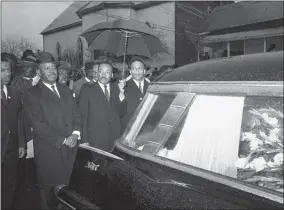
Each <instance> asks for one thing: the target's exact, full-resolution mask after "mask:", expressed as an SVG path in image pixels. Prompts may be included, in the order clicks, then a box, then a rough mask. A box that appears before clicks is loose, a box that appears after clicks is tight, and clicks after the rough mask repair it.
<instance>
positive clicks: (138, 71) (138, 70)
mask: <svg viewBox="0 0 284 210" xmlns="http://www.w3.org/2000/svg"><path fill="white" fill-rule="evenodd" d="M145 73H146V70H145V69H144V64H143V63H142V62H140V61H134V62H133V63H132V64H131V70H130V74H131V75H132V78H133V79H135V80H136V81H142V80H143V79H144V77H145Z"/></svg>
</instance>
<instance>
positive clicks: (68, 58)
mask: <svg viewBox="0 0 284 210" xmlns="http://www.w3.org/2000/svg"><path fill="white" fill-rule="evenodd" d="M61 60H62V61H65V62H68V63H70V64H71V65H72V66H76V63H77V60H78V55H77V51H76V47H74V46H72V45H69V46H67V47H66V48H65V49H64V51H63V53H62V55H61Z"/></svg>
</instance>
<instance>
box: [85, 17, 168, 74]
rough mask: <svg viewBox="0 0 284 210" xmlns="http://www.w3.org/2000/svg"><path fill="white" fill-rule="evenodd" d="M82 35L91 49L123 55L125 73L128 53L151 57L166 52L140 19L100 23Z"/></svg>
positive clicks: (149, 28)
mask: <svg viewBox="0 0 284 210" xmlns="http://www.w3.org/2000/svg"><path fill="white" fill-rule="evenodd" d="M81 36H83V37H84V38H85V39H86V41H87V42H88V45H89V48H91V49H97V50H105V51H107V52H110V53H112V54H114V55H115V56H116V57H120V56H123V75H124V69H125V66H124V65H125V60H126V55H140V56H145V57H148V58H151V57H152V56H154V55H155V54H157V53H159V52H166V49H165V48H164V46H163V43H162V42H161V41H160V40H159V38H158V37H156V36H155V34H154V32H153V30H152V29H151V27H149V26H148V25H147V24H146V23H142V22H140V21H134V20H123V19H118V20H114V21H111V22H103V23H99V24H97V25H94V26H92V27H91V28H89V29H87V30H86V31H84V32H83V33H82V34H81Z"/></svg>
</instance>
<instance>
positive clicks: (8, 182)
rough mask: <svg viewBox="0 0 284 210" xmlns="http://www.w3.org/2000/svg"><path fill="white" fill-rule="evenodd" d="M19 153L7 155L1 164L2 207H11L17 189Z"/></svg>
mask: <svg viewBox="0 0 284 210" xmlns="http://www.w3.org/2000/svg"><path fill="white" fill-rule="evenodd" d="M17 164H18V156H17V154H15V155H14V154H12V155H7V156H6V157H5V158H4V161H3V163H2V164H1V209H11V208H12V205H13V203H14V202H15V197H16V191H17V178H18V177H17V171H18V168H17Z"/></svg>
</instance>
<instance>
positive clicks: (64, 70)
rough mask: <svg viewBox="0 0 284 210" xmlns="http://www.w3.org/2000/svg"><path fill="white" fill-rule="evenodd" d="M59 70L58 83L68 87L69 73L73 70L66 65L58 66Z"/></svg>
mask: <svg viewBox="0 0 284 210" xmlns="http://www.w3.org/2000/svg"><path fill="white" fill-rule="evenodd" d="M57 69H58V82H59V83H60V84H62V85H68V82H69V71H71V69H70V68H69V67H68V66H67V65H65V64H62V65H60V66H58V67H57Z"/></svg>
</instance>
